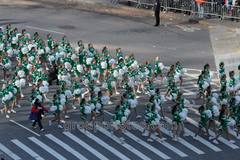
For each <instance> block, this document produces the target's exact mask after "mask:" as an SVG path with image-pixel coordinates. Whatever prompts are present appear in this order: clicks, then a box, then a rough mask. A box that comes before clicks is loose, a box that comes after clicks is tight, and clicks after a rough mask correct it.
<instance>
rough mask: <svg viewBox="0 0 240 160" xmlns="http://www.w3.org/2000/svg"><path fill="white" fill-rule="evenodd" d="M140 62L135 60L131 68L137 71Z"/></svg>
mask: <svg viewBox="0 0 240 160" xmlns="http://www.w3.org/2000/svg"><path fill="white" fill-rule="evenodd" d="M137 66H138V62H137V61H136V60H135V61H134V62H133V64H132V65H131V67H133V68H134V69H135V70H137Z"/></svg>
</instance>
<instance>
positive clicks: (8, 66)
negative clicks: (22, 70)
mask: <svg viewBox="0 0 240 160" xmlns="http://www.w3.org/2000/svg"><path fill="white" fill-rule="evenodd" d="M6 73H7V78H6ZM10 74H11V61H10V58H9V57H8V53H7V52H5V54H4V57H3V80H2V81H3V82H4V83H7V80H8V77H9V76H10Z"/></svg>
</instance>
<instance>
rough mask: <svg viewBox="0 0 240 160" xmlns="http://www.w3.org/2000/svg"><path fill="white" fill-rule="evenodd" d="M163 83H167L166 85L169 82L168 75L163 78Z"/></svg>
mask: <svg viewBox="0 0 240 160" xmlns="http://www.w3.org/2000/svg"><path fill="white" fill-rule="evenodd" d="M162 83H163V84H165V85H166V84H167V78H166V77H164V78H163V80H162Z"/></svg>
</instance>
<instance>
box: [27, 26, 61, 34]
mask: <svg viewBox="0 0 240 160" xmlns="http://www.w3.org/2000/svg"><path fill="white" fill-rule="evenodd" d="M26 27H27V28H32V29H38V30H41V31H46V32H53V33H57V34H64V33H62V32H56V31H51V30H47V29H42V28H37V27H31V26H26Z"/></svg>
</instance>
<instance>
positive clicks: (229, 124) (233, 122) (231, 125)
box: [227, 118, 236, 127]
mask: <svg viewBox="0 0 240 160" xmlns="http://www.w3.org/2000/svg"><path fill="white" fill-rule="evenodd" d="M229 120H230V121H231V122H228V123H227V125H228V126H230V127H233V126H234V125H235V124H236V121H235V120H234V119H232V118H230V119H229Z"/></svg>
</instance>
